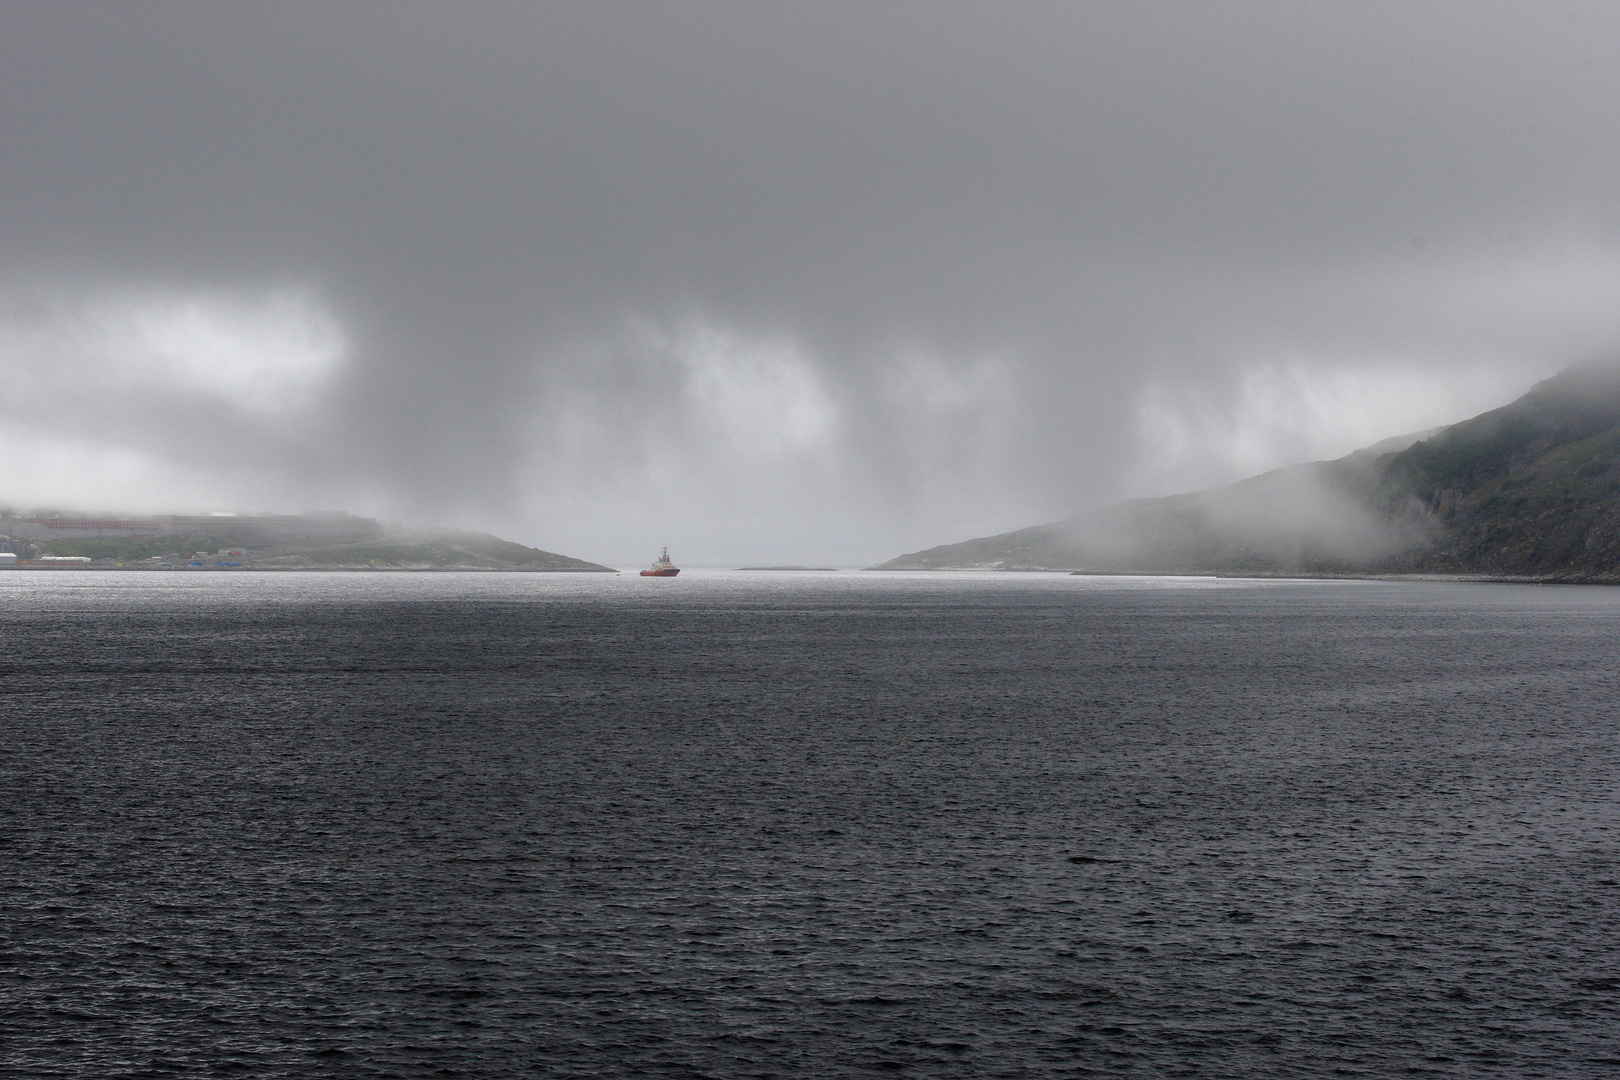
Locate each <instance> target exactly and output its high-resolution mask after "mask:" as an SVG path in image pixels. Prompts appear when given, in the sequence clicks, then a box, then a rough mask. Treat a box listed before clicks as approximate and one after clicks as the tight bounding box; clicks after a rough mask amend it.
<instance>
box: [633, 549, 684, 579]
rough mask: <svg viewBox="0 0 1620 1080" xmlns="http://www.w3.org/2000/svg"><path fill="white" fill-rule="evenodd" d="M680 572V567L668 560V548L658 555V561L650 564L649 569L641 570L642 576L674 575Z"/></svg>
mask: <svg viewBox="0 0 1620 1080" xmlns="http://www.w3.org/2000/svg"><path fill="white" fill-rule="evenodd" d="M680 572H681V568H680V567H678V566H676V565H675V564H674V563H672V562H670V561H669V548H665V549H664V553H663V554H662V555H660V556H658V561H657V562H655V563H653V564H652V569H651V570H643V571H642V572H641V576H642V577H674V576H675V575H676V574H678V573H680Z"/></svg>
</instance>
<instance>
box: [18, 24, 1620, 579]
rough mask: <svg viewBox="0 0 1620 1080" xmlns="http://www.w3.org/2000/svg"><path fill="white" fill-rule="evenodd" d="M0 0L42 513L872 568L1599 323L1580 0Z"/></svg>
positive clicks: (1320, 438)
mask: <svg viewBox="0 0 1620 1080" xmlns="http://www.w3.org/2000/svg"><path fill="white" fill-rule="evenodd" d="M0 11H3V13H4V14H3V21H4V27H3V33H0V146H3V153H0V260H3V262H4V267H5V275H6V276H5V284H6V287H7V291H8V297H9V300H8V303H9V304H10V307H9V308H8V311H9V312H10V320H9V322H8V324H7V326H8V329H6V330H5V331H4V337H3V338H0V341H3V343H4V346H5V350H6V352H5V362H7V363H8V364H9V370H10V375H9V380H10V382H9V387H8V389H6V390H5V391H4V392H3V393H0V403H3V404H4V413H3V416H0V422H3V423H4V424H5V430H6V432H7V436H8V441H9V442H10V443H11V444H12V445H20V446H24V447H29V446H33V447H41V446H46V447H54V448H55V449H54V450H51V451H50V453H46V452H45V451H43V450H32V451H26V452H27V453H32V454H33V455H34V456H33V457H30V458H29V461H30V462H32V463H33V464H32V465H31V471H30V473H29V475H30V476H31V477H33V478H34V480H33V481H30V483H32V484H33V486H28V485H27V484H21V485H14V486H13V488H12V489H11V490H12V495H13V497H14V498H24V497H28V498H41V497H43V492H44V489H45V487H49V484H48V483H45V481H48V480H50V473H51V466H50V464H49V463H50V461H51V460H53V457H52V455H53V454H54V455H55V458H54V460H61V461H68V462H75V463H76V464H75V465H73V466H71V469H72V472H71V475H70V476H67V477H65V478H63V479H62V480H61V484H62V485H65V487H62V490H67V491H70V492H71V493H73V495H74V497H75V498H78V499H79V500H80V501H88V500H98V499H99V500H100V501H101V502H103V503H104V504H105V503H122V504H126V505H132V504H140V503H149V502H152V501H153V500H156V499H170V500H172V499H175V498H179V497H181V496H182V495H183V494H184V493H185V492H186V491H188V490H191V491H195V492H198V494H196V495H194V497H193V501H195V500H196V499H202V500H205V501H206V500H215V501H217V500H235V501H236V503H238V504H242V505H247V506H250V507H251V506H257V505H261V504H277V505H281V506H283V507H286V506H289V505H294V504H297V503H298V500H303V502H304V503H305V504H333V503H337V502H347V503H349V504H351V505H354V506H356V507H357V508H360V507H364V508H369V509H375V510H380V511H383V512H389V513H397V514H408V515H415V516H429V517H430V516H434V515H441V516H442V515H453V514H460V515H470V516H472V517H474V518H477V519H479V520H481V521H485V522H488V523H491V524H497V525H501V526H502V527H509V528H511V529H512V530H513V531H514V532H516V533H518V534H521V535H522V537H523V538H525V539H530V540H535V541H540V542H544V543H547V544H549V545H551V546H557V547H564V548H566V549H569V550H577V551H580V552H581V553H582V554H588V555H593V556H596V555H600V556H601V557H615V558H617V557H622V556H623V555H625V554H629V553H632V552H635V551H639V549H640V547H641V546H644V545H645V543H647V542H650V540H651V538H652V537H654V536H658V537H668V538H669V539H670V540H671V541H672V542H674V541H676V540H680V539H684V540H685V541H686V542H687V543H689V544H691V545H694V546H698V547H701V548H704V549H705V550H708V551H712V552H713V554H714V557H715V558H716V559H731V558H737V557H744V556H753V555H759V556H772V557H774V556H776V555H777V554H778V553H781V554H784V555H786V554H793V555H803V556H805V557H818V555H817V553H818V552H819V553H825V554H823V555H821V556H820V557H844V558H858V559H866V558H876V557H878V556H881V555H885V554H889V553H891V551H890V549H891V548H894V549H898V548H903V547H908V546H918V545H920V544H924V543H931V542H936V541H941V540H948V539H955V538H958V537H960V536H962V535H966V534H969V533H972V532H975V531H985V530H988V529H992V528H1002V527H1010V526H1014V525H1021V524H1027V523H1029V522H1031V521H1034V520H1038V519H1040V518H1042V517H1050V516H1056V515H1059V514H1061V513H1064V512H1067V511H1068V510H1069V509H1071V508H1072V507H1074V506H1076V505H1079V504H1081V503H1084V502H1086V501H1089V500H1096V499H1101V498H1106V497H1111V496H1113V495H1116V494H1119V493H1122V492H1124V491H1127V490H1130V489H1132V487H1133V486H1134V487H1135V488H1136V489H1167V488H1172V487H1176V486H1178V485H1179V486H1185V485H1187V484H1189V483H1195V482H1205V481H1213V480H1219V479H1225V478H1229V477H1230V475H1232V474H1234V473H1236V472H1240V471H1242V470H1245V469H1249V468H1255V467H1266V466H1267V465H1271V464H1279V463H1282V461H1285V460H1290V459H1292V458H1293V457H1296V456H1308V455H1311V454H1316V453H1326V452H1334V451H1340V450H1348V449H1350V448H1351V446H1353V445H1355V444H1356V442H1357V441H1371V440H1372V439H1375V438H1378V437H1382V436H1384V435H1390V434H1395V433H1396V430H1395V429H1398V428H1399V427H1400V426H1401V425H1408V426H1410V427H1412V428H1417V427H1424V426H1428V425H1429V424H1432V423H1437V422H1441V421H1444V420H1449V419H1456V418H1458V417H1460V416H1461V415H1464V414H1466V412H1468V411H1470V410H1472V409H1475V408H1482V407H1486V406H1489V405H1492V404H1496V403H1497V401H1498V400H1499V399H1500V398H1503V397H1505V396H1509V395H1511V394H1512V393H1514V392H1515V391H1517V390H1518V389H1522V388H1523V387H1524V386H1526V385H1528V383H1529V382H1530V381H1531V380H1532V379H1533V378H1534V377H1536V376H1538V375H1540V374H1543V373H1545V372H1546V371H1548V370H1550V369H1551V368H1555V367H1557V366H1560V365H1561V364H1563V363H1566V362H1569V361H1571V360H1574V359H1578V358H1579V357H1580V356H1581V355H1583V354H1585V353H1588V352H1592V351H1602V350H1612V349H1613V348H1614V345H1615V342H1616V338H1617V334H1620V316H1617V315H1616V310H1617V306H1616V305H1615V303H1614V292H1615V289H1616V287H1617V286H1620V209H1617V208H1620V199H1617V196H1620V168H1617V166H1620V141H1617V136H1616V135H1615V134H1614V132H1615V130H1616V129H1615V127H1614V125H1613V116H1614V115H1615V111H1616V105H1617V104H1620V93H1617V91H1620V70H1617V64H1616V61H1615V60H1614V57H1616V56H1620V48H1617V46H1620V20H1617V19H1616V18H1615V17H1614V16H1613V15H1612V14H1611V13H1610V12H1609V11H1608V10H1606V9H1605V8H1603V7H1601V6H1569V7H1561V6H1557V5H1550V4H1537V5H1521V6H1506V5H1504V6H1487V5H1478V4H1469V5H1462V4H1432V5H1412V4H1399V5H1387V6H1380V5H1356V6H1353V7H1352V6H1343V7H1325V6H1313V7H1306V6H1303V5H1250V6H1237V5H1222V6H1213V5H1193V4H1188V5H1158V6H1147V5H1141V4H1129V5H1118V6H1103V5H1086V6H1080V5H1052V6H1039V5H1018V6H1016V7H1014V6H1008V5H988V4H987V5H972V6H969V5H959V6H946V5H939V4H932V3H930V4H889V5H864V4H863V5H853V4H852V5H835V4H820V5H812V4H806V5H795V6H790V5H723V4H689V5H674V4H668V5H559V6H554V7H541V6H535V5H466V4H461V5H424V6H409V5H401V4H397V3H388V4H375V5H370V4H349V5H341V6H332V5H307V6H304V5H266V4H258V5H240V6H237V7H234V8H225V7H224V6H222V5H196V6H184V5H141V4H117V5H48V6H47V5H7V6H5V7H4V8H3V9H0ZM188 305H189V306H188ZM120 312H122V313H123V314H119V313H120ZM130 312H136V314H130ZM176 312H182V313H183V312H190V313H191V314H190V315H189V316H187V317H189V318H190V319H191V322H189V323H187V322H186V321H185V318H181V316H179V315H177V314H176ZM120 319H123V320H124V322H120V321H119V320H120ZM165 319H167V320H168V321H166V322H165V321H164V320H165ZM176 319H179V322H178V323H177V322H176ZM143 320H144V321H143ZM154 320H155V321H154ZM176 326H180V328H181V329H180V330H176V329H175V327H176ZM87 327H89V328H90V329H87ZM98 327H99V329H96V328H98ZM188 327H189V329H187V328H188ZM98 335H99V336H98ZM267 340H273V341H275V342H278V343H279V344H277V345H276V349H278V350H279V352H278V353H277V355H281V356H284V357H286V358H287V359H286V368H285V370H281V369H278V368H277V366H276V365H275V363H273V362H271V361H267V360H265V359H264V342H265V341H267ZM334 342H339V343H340V346H339V345H334V344H333V343H334ZM121 349H122V350H123V351H122V352H121V351H120V350H121ZM256 350H257V351H256ZM126 354H127V355H126ZM143 357H144V358H145V359H143ZM109 388H113V389H109ZM119 388H121V389H119ZM42 418H48V423H47V422H45V421H44V420H43V419H42ZM109 463H111V464H109ZM64 468H69V467H68V466H64ZM86 469H88V470H89V472H88V473H87V472H86ZM97 473H101V474H105V475H109V476H116V477H120V478H121V479H120V480H119V481H118V483H117V484H111V483H108V484H105V485H102V486H99V487H98V486H97V484H96V483H95V482H93V481H92V480H89V479H86V477H87V476H94V475H96V474H97ZM161 477H183V478H184V483H179V482H176V483H173V484H167V486H166V484H165V482H163V481H160V480H159V479H156V478H161ZM41 478H44V480H41ZM42 484H43V485H44V486H43V487H42V486H41V485H42ZM186 485H191V486H190V487H187V486H186Z"/></svg>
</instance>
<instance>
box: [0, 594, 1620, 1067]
mask: <svg viewBox="0 0 1620 1080" xmlns="http://www.w3.org/2000/svg"><path fill="white" fill-rule="evenodd" d="M0 635H3V637H0V640H3V642H4V646H3V649H0V740H3V741H0V1073H4V1074H5V1075H15V1076H28V1077H52V1076H85V1077H119V1076H170V1075H193V1076H230V1075H241V1076H251V1077H324V1076H341V1077H382V1076H395V1077H453V1076H464V1077H491V1078H497V1077H514V1076H545V1077H587V1076H604V1077H620V1076H624V1077H628V1076H637V1077H698V1076H711V1077H749V1076H806V1077H823V1076H865V1075H900V1076H916V1077H1046V1076H1095V1075H1103V1076H1115V1075H1123V1076H1197V1077H1273V1076H1371V1077H1392V1076H1403V1075H1415V1076H1423V1075H1432V1076H1513V1077H1529V1076H1578V1077H1602V1076H1616V1075H1620V802H1617V799H1620V787H1617V785H1620V676H1617V661H1620V589H1608V590H1604V589H1587V588H1535V587H1514V586H1492V585H1467V584H1396V583H1368V582H1340V583H1305V582H1296V583H1289V582H1228V581H1214V580H1202V581H1167V580H1160V581H1143V580H1130V579H1083V578H1073V577H1066V576H1021V575H999V576H991V575H986V576H982V577H981V576H971V575H963V576H944V575H911V576H906V575H896V576H882V575H874V574H866V575H860V574H841V575H797V576H796V575H758V574H756V575H742V574H732V575H724V574H714V575H702V574H686V575H683V576H681V577H680V578H678V579H674V580H651V579H646V580H644V579H641V578H637V577H625V578H612V577H606V578H604V577H600V576H584V575H582V576H560V575H559V576H551V575H484V576H479V575H376V576H360V575H325V576H322V575H308V576H305V575H269V574H189V575H188V574H169V575H165V574H156V573H147V574H127V575H122V574H93V573H78V574H73V573H60V574H44V573H28V572H16V573H12V574H7V575H3V576H0Z"/></svg>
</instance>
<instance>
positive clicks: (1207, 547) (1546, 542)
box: [880, 364, 1620, 581]
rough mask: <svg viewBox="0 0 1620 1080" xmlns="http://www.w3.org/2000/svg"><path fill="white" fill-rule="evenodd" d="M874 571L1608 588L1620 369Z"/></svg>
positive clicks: (1617, 511)
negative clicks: (1459, 418) (1451, 420)
mask: <svg viewBox="0 0 1620 1080" xmlns="http://www.w3.org/2000/svg"><path fill="white" fill-rule="evenodd" d="M880 568H881V569H966V568H975V569H1047V570H1060V569H1061V570H1089V571H1098V572H1131V571H1138V572H1147V573H1178V572H1180V573H1211V572H1214V573H1235V574H1361V573H1442V574H1468V575H1486V576H1508V577H1525V578H1532V579H1538V580H1569V581H1609V580H1616V581H1620V365H1616V364H1586V365H1580V366H1577V367H1574V368H1571V369H1569V370H1568V371H1565V372H1563V373H1562V374H1560V375H1558V376H1557V377H1555V378H1553V379H1549V380H1548V381H1546V382H1544V383H1541V384H1539V385H1538V386H1536V387H1535V388H1534V389H1532V390H1531V391H1530V393H1528V394H1526V395H1525V396H1524V397H1522V398H1520V399H1519V400H1518V401H1515V402H1513V403H1512V404H1511V405H1507V406H1505V407H1503V408H1501V409H1496V410H1494V411H1492V412H1489V413H1485V414H1483V415H1481V416H1477V417H1474V418H1473V419H1471V420H1467V421H1464V422H1463V423H1460V424H1455V425H1453V426H1451V427H1449V428H1445V429H1442V430H1439V431H1438V432H1425V433H1423V434H1422V435H1414V436H1409V437H1407V438H1406V439H1402V440H1390V441H1388V442H1386V443H1381V444H1378V445H1377V446H1373V447H1368V448H1367V449H1365V450H1360V451H1357V452H1356V453H1354V454H1350V455H1348V456H1346V457H1344V458H1340V459H1339V460H1337V461H1327V462H1313V463H1311V464H1307V465H1298V466H1294V467H1292V468H1288V469H1279V470H1277V471H1275V472H1270V473H1266V474H1264V475H1262V476H1257V477H1254V478H1253V479H1250V480H1245V481H1243V482H1241V483H1238V484H1233V485H1230V486H1229V487H1224V488H1217V489H1214V490H1211V491H1204V492H1197V493H1194V494H1190V495H1177V496H1171V497H1168V498H1162V499H1142V500H1137V501H1134V502H1128V503H1121V504H1119V505H1117V506H1113V507H1109V508H1107V509H1105V510H1102V511H1099V512H1097V513H1093V514H1088V515H1083V516H1080V517H1076V518H1071V519H1069V520H1066V521H1061V522H1054V523H1052V524H1048V525H1040V526H1036V527H1034V528H1030V529H1021V530H1019V531H1017V532H1013V533H1006V534H1003V535H1001V536H992V537H984V538H981V539H977V540H969V541H966V542H964V543H960V544H951V545H946V546H943V547H938V548H931V549H929V550H927V551H921V552H916V553H913V554H910V555H903V556H901V557H899V558H898V559H894V560H892V561H890V562H888V563H884V564H882V566H881V567H880Z"/></svg>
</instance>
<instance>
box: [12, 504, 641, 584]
mask: <svg viewBox="0 0 1620 1080" xmlns="http://www.w3.org/2000/svg"><path fill="white" fill-rule="evenodd" d="M0 567H9V568H15V569H18V570H52V571H66V570H176V571H199V570H209V571H245V570H319V571H350V572H386V571H396V572H415V573H421V572H431V571H441V572H443V571H481V572H494V573H598V574H600V573H607V574H611V573H617V571H616V570H615V569H614V568H613V567H611V566H604V565H602V564H600V563H594V562H588V561H586V560H584V559H576V558H573V557H572V556H568V555H559V554H557V553H556V552H551V551H542V550H541V549H539V548H532V547H526V546H525V545H523V544H518V543H514V542H512V541H510V540H503V539H502V538H500V537H498V536H494V535H492V534H490V533H480V532H469V531H465V530H458V529H431V528H428V529H423V528H408V527H406V526H404V525H400V524H393V523H383V522H379V521H377V520H376V519H374V518H367V517H357V516H355V515H353V514H348V513H344V512H331V513H314V514H262V515H254V516H248V515H236V514H211V515H207V516H202V517H198V516H189V515H154V516H150V517H134V516H119V515H88V514H74V515H68V514H59V513H39V514H15V513H0Z"/></svg>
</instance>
